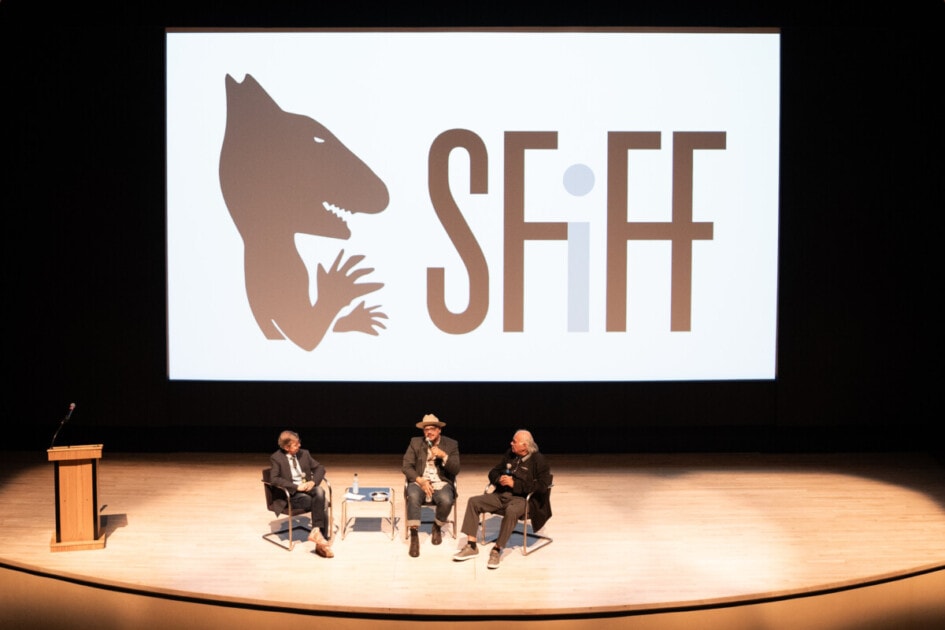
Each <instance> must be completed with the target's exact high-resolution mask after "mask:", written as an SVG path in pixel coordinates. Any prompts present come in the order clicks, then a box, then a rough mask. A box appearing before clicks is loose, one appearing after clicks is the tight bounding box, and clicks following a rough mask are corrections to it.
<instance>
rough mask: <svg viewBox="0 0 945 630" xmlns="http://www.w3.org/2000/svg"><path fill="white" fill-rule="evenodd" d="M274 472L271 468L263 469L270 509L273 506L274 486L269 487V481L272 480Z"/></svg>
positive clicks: (264, 484)
mask: <svg viewBox="0 0 945 630" xmlns="http://www.w3.org/2000/svg"><path fill="white" fill-rule="evenodd" d="M271 473H272V470H271V469H269V468H263V469H262V481H263V484H262V486H263V489H264V490H265V491H266V508H267V509H268V508H269V506H270V505H272V501H273V496H272V486H270V485H269V480H270V479H271V477H270V475H271Z"/></svg>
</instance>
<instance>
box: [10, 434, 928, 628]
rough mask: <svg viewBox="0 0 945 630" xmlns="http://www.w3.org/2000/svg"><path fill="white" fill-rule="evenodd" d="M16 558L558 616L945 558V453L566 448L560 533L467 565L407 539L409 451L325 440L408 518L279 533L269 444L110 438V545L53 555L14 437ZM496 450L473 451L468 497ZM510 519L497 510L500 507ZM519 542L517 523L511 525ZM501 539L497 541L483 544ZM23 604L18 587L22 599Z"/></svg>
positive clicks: (187, 594)
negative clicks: (172, 447) (323, 536)
mask: <svg viewBox="0 0 945 630" xmlns="http://www.w3.org/2000/svg"><path fill="white" fill-rule="evenodd" d="M0 455H2V463H0V524H2V529H0V541H2V547H0V564H2V565H3V566H4V567H5V568H7V569H12V570H14V571H19V570H22V571H23V572H24V574H29V575H43V576H58V577H59V578H64V579H65V580H66V581H69V582H72V583H80V584H89V585H93V586H95V585H100V586H102V587H104V588H106V589H108V590H127V591H130V592H136V593H148V594H153V595H156V596H158V597H169V598H171V599H174V598H178V599H181V598H182V599H186V600H190V601H202V602H203V601H206V602H211V603H213V602H216V603H220V604H223V605H224V606H229V607H234V606H235V607H249V608H258V609H265V610H285V611H292V612H294V613H303V614H312V613H316V614H321V613H328V614H329V615H331V614H335V615H339V616H343V615H349V616H350V615H353V616H359V615H360V616H364V617H366V618H372V617H374V618H381V617H384V616H393V617H398V618H402V619H411V618H413V619H423V618H437V619H444V618H447V619H448V618H453V619H456V620H469V619H477V618H483V619H494V620H495V619H510V618H511V619H515V618H518V619H525V618H531V619H555V618H568V617H571V618H578V617H581V616H584V615H590V616H594V615H603V616H620V615H633V614H641V613H644V612H654V611H667V610H684V609H688V608H705V607H727V606H732V605H737V604H746V603H751V602H762V601H771V600H778V599H785V598H793V597H808V596H811V595H816V594H817V593H822V592H836V591H838V590H840V591H842V590H845V589H848V588H851V587H858V586H861V585H867V584H872V583H881V582H883V581H886V580H895V579H901V578H903V577H908V576H910V575H917V574H925V573H929V572H933V573H934V572H938V571H942V570H943V568H945V469H943V466H942V465H941V464H940V463H939V462H936V461H935V460H933V459H932V458H931V457H929V456H927V455H924V454H908V453H907V454H806V455H799V454H784V455H780V454H779V455H769V454H666V455H659V454H647V455H634V454H627V455H549V460H550V462H551V465H552V470H553V472H554V473H555V487H554V491H553V495H552V506H553V509H554V516H553V518H552V519H551V520H550V521H549V523H548V525H547V526H546V528H545V533H547V534H548V535H550V536H552V537H553V538H554V543H553V544H551V545H550V546H548V547H547V548H544V549H541V550H538V551H536V552H535V553H534V554H533V555H529V556H527V557H525V556H523V555H522V554H521V553H520V547H518V546H516V547H514V548H510V549H508V550H506V553H505V556H504V558H503V561H502V564H501V566H500V568H499V569H497V570H489V569H487V567H486V559H487V557H488V553H483V552H481V553H480V555H479V557H478V558H476V559H475V560H472V561H467V562H463V563H457V562H453V561H452V559H451V556H452V554H453V553H454V552H455V550H456V548H457V545H456V542H455V541H454V540H453V539H452V538H451V537H450V536H449V535H444V541H443V544H442V545H441V546H439V547H434V546H432V545H431V544H430V542H429V526H425V531H424V533H423V534H422V535H421V554H420V557H419V558H410V557H408V555H407V544H406V541H405V539H404V536H403V529H402V528H403V522H402V518H403V499H402V492H401V491H402V488H403V477H402V475H401V473H400V459H401V458H400V455H355V454H345V455H324V456H321V455H319V454H318V453H315V456H316V457H317V458H319V459H321V461H322V462H323V463H324V464H325V465H326V467H327V469H328V477H329V479H330V481H331V483H332V485H333V488H334V491H335V499H336V505H337V506H338V509H336V511H335V520H336V524H338V523H339V522H340V519H341V510H340V496H341V494H342V493H343V490H344V487H345V486H347V485H349V484H350V481H351V479H352V476H353V474H354V473H355V472H357V473H358V474H359V477H360V480H361V485H362V486H392V487H394V488H395V489H396V502H397V505H396V514H397V517H398V520H397V530H396V535H395V537H394V539H393V540H391V539H390V536H389V533H390V529H389V525H388V524H387V523H386V522H384V521H382V520H381V519H379V518H373V517H372V518H359V519H358V520H357V521H355V522H354V530H353V531H349V533H348V535H347V537H346V538H345V539H344V540H341V538H340V536H338V537H337V538H336V542H335V543H334V550H335V553H336V557H335V558H333V559H330V560H327V559H323V558H320V557H318V556H316V555H315V554H314V553H313V551H314V545H313V544H312V543H308V542H302V543H300V544H299V545H297V546H296V548H295V550H294V551H291V552H288V551H283V550H281V549H279V548H277V547H276V546H274V545H272V544H270V543H269V542H266V541H264V540H263V539H262V536H263V534H265V533H267V532H269V531H270V526H272V525H274V524H278V522H277V520H276V519H274V517H273V515H272V513H271V512H268V511H267V510H266V508H265V505H264V500H263V490H262V486H261V483H260V481H259V479H260V471H261V469H262V467H263V466H266V465H267V464H268V454H267V453H260V454H219V453H214V454H198V453H173V454H131V453H110V452H108V450H107V448H106V450H105V452H104V456H103V458H102V461H101V464H100V466H99V494H100V503H101V515H102V517H103V519H104V528H105V531H106V534H107V543H106V546H105V548H104V549H99V550H91V551H74V552H61V553H52V552H51V551H50V538H51V535H52V532H53V529H54V519H55V516H54V504H53V478H52V477H53V472H52V466H51V464H49V463H48V462H47V461H46V460H45V455H46V454H45V453H37V454H34V453H16V452H14V453H0ZM497 460H498V457H497V456H495V455H464V456H463V462H462V463H463V469H462V473H461V475H460V477H459V484H458V485H459V492H460V495H461V496H460V499H459V507H460V512H459V513H460V520H461V519H462V511H463V508H464V507H465V505H466V498H467V497H469V496H470V495H473V494H478V493H480V492H482V489H483V487H484V484H485V474H486V470H487V469H488V468H489V467H490V466H491V465H492V464H493V463H494V462H495V461H497ZM491 525H492V526H493V527H495V526H496V522H494V523H492V524H491ZM513 543H514V544H516V545H519V544H520V538H513ZM486 549H488V547H487V548H486ZM8 603H9V602H7V604H8Z"/></svg>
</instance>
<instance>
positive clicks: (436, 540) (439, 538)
mask: <svg viewBox="0 0 945 630" xmlns="http://www.w3.org/2000/svg"><path fill="white" fill-rule="evenodd" d="M430 542H431V543H433V544H434V545H439V544H440V543H441V542H443V534H442V533H441V532H440V526H439V525H437V524H436V523H434V524H433V531H432V532H431V533H430Z"/></svg>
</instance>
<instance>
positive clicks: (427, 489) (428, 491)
mask: <svg viewBox="0 0 945 630" xmlns="http://www.w3.org/2000/svg"><path fill="white" fill-rule="evenodd" d="M416 483H417V485H418V486H420V489H421V490H423V494H425V495H427V501H429V500H430V499H432V498H433V483H432V482H431V481H430V480H429V479H427V478H426V477H417V479H416Z"/></svg>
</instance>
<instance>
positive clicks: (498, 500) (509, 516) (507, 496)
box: [462, 492, 525, 548]
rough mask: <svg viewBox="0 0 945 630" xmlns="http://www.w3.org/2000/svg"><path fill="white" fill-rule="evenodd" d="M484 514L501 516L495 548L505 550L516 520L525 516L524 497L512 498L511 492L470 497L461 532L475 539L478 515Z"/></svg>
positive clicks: (477, 529)
mask: <svg viewBox="0 0 945 630" xmlns="http://www.w3.org/2000/svg"><path fill="white" fill-rule="evenodd" d="M485 512H488V513H491V514H501V515H502V524H501V525H500V526H499V537H498V538H497V539H496V541H495V545H496V547H499V548H505V543H507V542H508V541H509V538H510V537H511V536H512V532H513V531H514V530H515V524H516V523H517V522H518V519H520V518H521V517H523V516H524V515H525V497H517V496H514V495H513V494H512V493H511V492H493V493H491V494H480V495H478V496H475V497H471V498H470V499H469V501H467V502H466V515H465V516H464V517H463V528H462V531H463V533H464V534H466V535H467V536H472V537H475V536H476V534H477V533H478V531H479V515H480V514H483V513H485Z"/></svg>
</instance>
